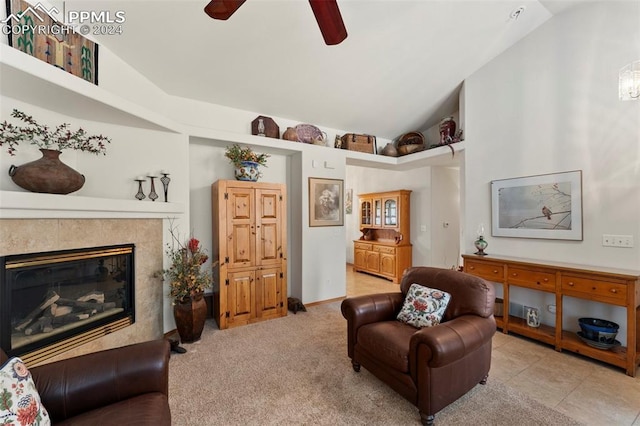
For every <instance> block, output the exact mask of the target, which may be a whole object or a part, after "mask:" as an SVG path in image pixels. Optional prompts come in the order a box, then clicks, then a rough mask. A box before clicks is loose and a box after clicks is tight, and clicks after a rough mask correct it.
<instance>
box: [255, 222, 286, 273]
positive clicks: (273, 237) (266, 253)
mask: <svg viewBox="0 0 640 426" xmlns="http://www.w3.org/2000/svg"><path fill="white" fill-rule="evenodd" d="M258 233H259V235H260V238H259V239H258V241H256V244H258V245H259V247H258V253H259V256H260V257H259V258H258V262H260V264H261V265H265V264H266V263H268V262H279V261H280V259H279V254H278V253H279V252H280V250H279V238H278V236H279V234H280V231H279V229H278V226H277V224H275V223H267V224H264V223H263V224H262V226H260V229H258Z"/></svg>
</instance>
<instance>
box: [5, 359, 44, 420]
mask: <svg viewBox="0 0 640 426" xmlns="http://www.w3.org/2000/svg"><path fill="white" fill-rule="evenodd" d="M0 388H1V389H2V390H1V391H0V419H2V422H3V424H5V423H8V424H13V425H16V426H21V425H32V424H38V425H42V426H46V425H50V424H51V419H49V414H48V413H47V410H46V409H45V408H44V406H43V405H42V402H41V401H40V395H39V394H38V390H37V389H36V385H35V384H34V382H33V379H32V378H31V373H30V372H29V370H28V369H27V367H26V366H25V365H24V363H23V362H22V360H21V359H20V358H16V357H14V358H10V359H8V360H7V362H5V363H4V365H3V366H2V368H1V369H0Z"/></svg>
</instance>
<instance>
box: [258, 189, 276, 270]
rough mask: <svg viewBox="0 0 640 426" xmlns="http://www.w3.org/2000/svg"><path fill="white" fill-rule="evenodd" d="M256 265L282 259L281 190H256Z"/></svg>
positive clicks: (266, 264)
mask: <svg viewBox="0 0 640 426" xmlns="http://www.w3.org/2000/svg"><path fill="white" fill-rule="evenodd" d="M256 199H257V200H258V201H257V205H258V212H257V214H256V216H257V218H256V233H257V237H258V238H257V241H256V265H260V266H268V265H276V264H278V263H279V262H280V261H281V260H282V259H281V258H280V253H281V252H282V234H283V231H282V225H281V224H282V221H281V211H282V205H281V191H280V190H270V189H260V190H256Z"/></svg>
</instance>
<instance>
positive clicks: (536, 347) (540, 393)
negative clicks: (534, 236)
mask: <svg viewBox="0 0 640 426" xmlns="http://www.w3.org/2000/svg"><path fill="white" fill-rule="evenodd" d="M390 291H399V286H398V284H393V283H392V282H391V281H387V280H385V279H382V278H378V277H375V276H372V275H368V274H363V273H358V272H353V269H352V268H351V266H350V265H347V296H356V295H359V294H370V293H385V292H390ZM491 378H495V379H496V380H500V381H501V382H503V383H506V384H508V385H510V386H513V387H514V388H516V389H518V390H519V391H521V392H524V393H526V394H528V395H529V396H531V397H532V398H534V399H536V400H538V401H540V402H541V403H543V404H544V405H546V406H549V407H552V408H555V409H556V410H558V411H560V412H562V413H564V414H566V415H567V416H570V417H572V418H574V419H575V420H577V421H579V422H582V423H584V424H586V425H620V426H623V425H626V426H640V368H639V369H638V372H637V374H636V377H635V378H633V377H629V376H627V375H626V374H625V372H624V370H623V369H621V368H617V367H613V366H610V365H608V364H604V363H601V362H599V361H595V360H592V359H591V358H586V357H583V356H580V355H576V354H573V353H570V352H557V351H555V350H554V348H552V347H551V346H548V345H545V344H542V343H539V342H536V341H534V340H530V339H526V338H524V337H520V336H516V335H507V334H503V333H501V332H500V331H498V332H497V333H496V335H495V337H494V339H493V356H492V363H491V372H490V373H489V380H491ZM514 424H518V422H517V421H516V420H514Z"/></svg>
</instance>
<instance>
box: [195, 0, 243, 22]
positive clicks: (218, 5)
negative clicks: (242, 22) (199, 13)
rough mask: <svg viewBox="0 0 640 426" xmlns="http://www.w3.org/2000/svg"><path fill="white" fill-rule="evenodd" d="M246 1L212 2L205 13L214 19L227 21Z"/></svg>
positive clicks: (223, 0)
mask: <svg viewBox="0 0 640 426" xmlns="http://www.w3.org/2000/svg"><path fill="white" fill-rule="evenodd" d="M245 1H247V0H211V1H210V2H209V4H208V5H206V6H205V7H204V11H205V13H206V14H207V15H209V16H210V17H212V18H213V19H223V20H227V19H229V17H230V16H231V15H233V14H234V12H235V11H236V10H238V8H239V7H240V6H242V3H244V2H245Z"/></svg>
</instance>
